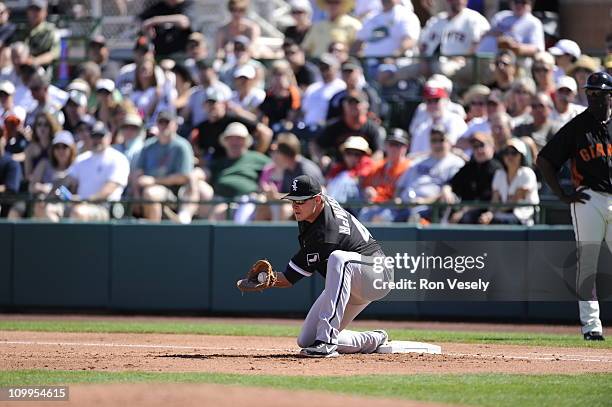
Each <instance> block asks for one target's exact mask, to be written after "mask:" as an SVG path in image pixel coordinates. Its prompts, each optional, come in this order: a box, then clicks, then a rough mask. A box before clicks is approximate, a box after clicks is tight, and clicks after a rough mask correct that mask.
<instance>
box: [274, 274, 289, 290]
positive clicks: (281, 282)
mask: <svg viewBox="0 0 612 407" xmlns="http://www.w3.org/2000/svg"><path fill="white" fill-rule="evenodd" d="M272 287H274V288H289V287H293V284H292V283H291V282H290V281H289V280H287V277H285V273H276V282H275V283H274V285H273V286H272Z"/></svg>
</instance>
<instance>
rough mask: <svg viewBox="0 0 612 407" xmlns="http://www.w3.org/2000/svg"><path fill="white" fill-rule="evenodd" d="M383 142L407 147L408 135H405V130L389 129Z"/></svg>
mask: <svg viewBox="0 0 612 407" xmlns="http://www.w3.org/2000/svg"><path fill="white" fill-rule="evenodd" d="M385 141H391V142H395V143H400V144H403V145H408V142H409V141H408V133H406V131H405V130H403V129H399V128H394V129H391V131H390V132H389V134H388V135H387V138H386V139H385Z"/></svg>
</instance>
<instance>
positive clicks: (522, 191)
mask: <svg viewBox="0 0 612 407" xmlns="http://www.w3.org/2000/svg"><path fill="white" fill-rule="evenodd" d="M526 155H527V147H526V146H525V143H523V142H522V141H521V140H519V139H516V138H513V139H510V140H508V143H507V145H506V147H505V148H504V150H502V152H501V157H502V161H503V165H504V168H503V169H499V170H497V171H496V172H495V175H494V176H493V182H492V189H493V197H492V199H491V202H493V203H497V202H501V203H515V204H516V203H520V204H533V205H537V204H539V203H540V197H539V195H538V182H537V179H536V175H535V173H534V172H533V170H532V169H531V168H529V167H527V166H526V165H525V156H526ZM534 213H535V210H534V208H533V207H532V206H522V207H515V208H491V209H490V210H488V211H486V212H484V213H483V214H482V215H480V217H479V218H478V223H480V224H483V225H487V224H507V225H532V224H533V215H534Z"/></svg>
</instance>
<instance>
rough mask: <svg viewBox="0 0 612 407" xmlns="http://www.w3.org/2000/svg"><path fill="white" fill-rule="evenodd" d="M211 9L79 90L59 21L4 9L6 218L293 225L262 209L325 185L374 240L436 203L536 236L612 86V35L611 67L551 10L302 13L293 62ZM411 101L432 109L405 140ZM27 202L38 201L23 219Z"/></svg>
mask: <svg viewBox="0 0 612 407" xmlns="http://www.w3.org/2000/svg"><path fill="white" fill-rule="evenodd" d="M413 1H419V0H413ZM193 3H194V1H193V0H160V1H159V2H157V3H154V4H152V5H151V6H150V7H148V8H147V9H145V10H144V11H142V13H141V14H140V15H138V16H137V21H138V23H139V24H140V25H141V29H140V34H139V36H138V37H137V38H135V39H134V47H133V58H132V60H131V61H130V62H129V63H123V61H115V60H112V59H111V58H110V52H109V48H108V45H107V39H106V38H104V37H102V36H100V35H94V36H92V37H91V38H90V39H89V44H88V55H87V61H85V62H83V63H81V64H79V65H78V66H77V67H76V68H75V69H74V70H73V72H72V73H73V75H72V76H73V77H72V78H71V80H70V82H69V83H68V84H67V85H66V86H63V87H62V88H60V87H58V86H55V85H54V83H53V81H52V78H53V71H54V69H55V68H56V63H57V61H58V59H59V57H60V38H59V31H58V30H57V28H56V27H55V26H54V25H53V24H52V23H51V22H49V21H48V4H47V2H46V1H45V0H29V1H28V6H27V10H26V16H27V29H25V30H22V31H23V32H22V33H19V32H18V30H17V29H16V25H15V24H14V23H13V22H12V18H11V10H9V9H8V8H7V7H6V6H5V5H4V4H3V3H0V199H3V200H2V201H0V207H1V212H0V216H1V217H7V216H8V217H9V218H13V219H16V218H22V217H27V216H31V217H36V218H40V219H47V220H51V221H60V220H61V219H64V218H72V219H79V220H106V219H109V218H110V217H111V211H110V207H111V204H110V203H111V202H113V201H117V200H127V199H134V200H135V202H138V203H137V204H134V205H130V206H129V211H130V213H129V214H128V215H129V216H136V217H139V218H143V219H148V220H152V221H159V220H162V219H169V220H172V221H175V222H180V223H189V222H191V221H192V220H193V219H209V220H219V219H226V218H227V217H228V213H229V215H230V216H232V217H233V219H234V220H235V221H237V222H248V221H251V220H285V219H289V218H290V216H291V206H290V204H288V203H285V204H282V203H279V202H275V204H274V205H258V204H257V203H262V202H266V201H278V200H279V199H280V198H282V196H283V194H284V193H287V192H289V190H290V188H291V180H292V179H293V178H294V177H296V176H298V175H302V174H308V175H311V176H313V177H315V178H317V179H319V180H320V181H321V182H322V184H324V185H325V187H326V193H327V194H329V195H331V196H333V197H334V198H335V199H337V200H338V201H339V202H341V203H346V204H347V205H348V206H349V207H351V211H352V212H353V213H354V215H355V216H357V217H359V218H360V219H361V220H363V221H367V222H404V221H411V222H414V221H416V222H421V223H426V222H428V221H431V219H432V207H431V205H432V204H434V203H436V202H441V203H447V204H451V203H459V202H470V203H472V202H476V201H479V202H484V203H489V202H492V203H497V204H504V203H508V204H511V206H509V207H507V208H506V207H504V206H503V205H492V206H491V207H489V208H487V207H486V206H472V207H470V206H469V205H468V206H463V207H461V208H460V209H458V210H452V211H451V210H448V211H447V212H446V213H445V214H444V216H445V220H446V221H448V222H451V223H473V224H494V223H497V224H526V225H529V224H532V223H533V222H534V213H535V209H534V207H532V206H513V205H514V204H517V203H519V204H532V205H537V204H538V203H539V202H540V197H541V196H545V195H546V190H545V189H543V187H542V183H541V182H540V181H539V174H537V171H536V169H535V166H534V163H535V160H536V158H537V155H538V152H539V150H540V149H541V148H542V147H543V146H544V145H545V144H546V142H547V140H549V139H550V138H551V137H552V135H554V134H555V132H556V131H557V130H558V129H559V128H560V127H561V126H563V125H564V124H565V123H567V122H568V121H569V120H570V119H572V118H573V117H575V116H576V115H577V114H579V113H580V112H582V111H583V110H584V108H585V106H586V97H585V94H584V90H583V89H582V85H583V84H584V83H585V81H586V77H587V76H588V75H589V74H590V73H593V72H596V71H599V70H605V69H607V70H612V35H610V34H608V35H607V37H605V38H602V46H601V50H600V54H601V55H604V58H603V59H600V58H594V57H591V56H589V55H586V54H584V53H582V52H581V48H580V46H579V45H578V44H577V43H576V42H574V41H572V40H570V39H558V41H557V42H556V43H553V44H548V45H549V46H548V47H547V45H546V44H545V36H544V29H543V26H542V23H541V22H540V20H539V19H538V18H536V17H535V16H534V15H533V14H532V0H510V1H509V6H510V9H509V10H502V11H499V12H497V13H496V14H494V15H493V17H492V18H491V19H490V20H487V18H485V17H484V16H483V14H482V13H480V12H479V11H476V10H473V9H470V8H467V4H468V1H467V0H446V1H440V2H434V3H440V4H439V5H438V6H440V7H439V9H438V10H433V12H432V16H431V17H430V18H429V19H428V20H426V21H421V20H420V19H419V17H417V14H415V12H414V11H413V10H414V9H413V4H412V2H411V1H410V0H380V1H377V0H362V1H360V0H358V1H356V2H353V1H349V0H317V1H316V2H315V1H313V2H311V1H309V0H290V1H289V2H288V3H289V5H290V10H291V11H290V15H291V17H292V20H293V21H294V24H292V25H289V26H287V27H284V28H283V32H284V35H285V39H284V42H283V45H282V47H281V48H280V49H278V50H271V49H268V48H267V45H265V44H263V43H262V42H261V41H260V38H261V29H260V27H259V26H258V24H257V23H256V22H255V21H254V20H251V19H249V18H248V17H247V15H248V10H249V7H250V4H249V1H248V0H229V1H228V2H227V7H228V10H229V15H230V19H229V21H228V22H227V23H225V24H223V25H221V26H220V28H219V29H218V31H217V34H216V36H215V37H214V38H208V37H206V36H204V35H203V34H202V33H201V32H198V31H195V30H194V29H193V27H192V25H193V23H192V16H193V11H192V7H193ZM315 17H316V18H315ZM604 36H605V34H604ZM476 54H478V55H490V56H491V58H490V59H474V58H470V56H471V55H476ZM606 54H607V56H605V55H606ZM269 55H275V58H274V59H273V60H269V59H266V56H269ZM422 57H426V58H422ZM474 70H476V71H477V72H479V76H478V83H476V84H474V75H473V72H474ZM410 92H412V94H413V95H416V96H417V97H418V99H419V100H421V102H420V103H418V105H416V104H415V106H414V107H413V108H412V109H410V110H408V109H407V110H406V111H405V112H400V115H399V120H398V117H397V114H396V117H395V119H394V121H393V124H392V125H390V116H391V111H392V110H393V109H392V105H393V102H394V100H396V99H394V98H397V96H398V95H399V96H400V97H401V96H402V95H405V94H407V93H410ZM565 172H566V173H565V175H564V176H565V179H566V181H567V182H568V183H569V182H571V181H570V171H569V170H568V169H565ZM24 196H26V197H29V198H37V199H36V200H34V201H33V202H34V203H32V201H29V200H20V199H14V200H9V199H7V198H10V197H24ZM229 200H232V201H234V202H235V204H230V203H229V202H228V201H229ZM199 202H202V203H199ZM402 204H407V205H402ZM232 205H234V206H232ZM351 205H355V206H354V207H353V206H351ZM230 209H232V210H231V212H228V211H230Z"/></svg>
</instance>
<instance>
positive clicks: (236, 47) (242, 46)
mask: <svg viewBox="0 0 612 407" xmlns="http://www.w3.org/2000/svg"><path fill="white" fill-rule="evenodd" d="M234 51H246V47H245V46H244V45H242V44H240V45H239V44H234Z"/></svg>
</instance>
